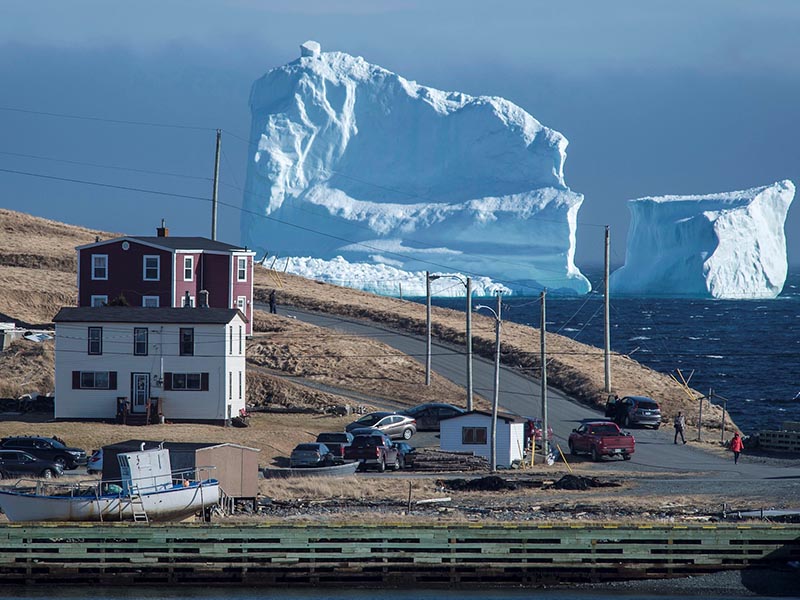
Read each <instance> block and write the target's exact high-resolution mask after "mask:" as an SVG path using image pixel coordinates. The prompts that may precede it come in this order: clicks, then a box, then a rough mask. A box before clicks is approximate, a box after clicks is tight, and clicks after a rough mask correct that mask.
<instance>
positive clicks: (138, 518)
mask: <svg viewBox="0 0 800 600" xmlns="http://www.w3.org/2000/svg"><path fill="white" fill-rule="evenodd" d="M131 510H132V511H133V522H134V523H147V524H148V525H149V524H150V518H149V517H148V516H147V511H146V510H145V509H144V502H143V501H142V495H141V494H139V493H138V492H137V493H132V494H131Z"/></svg>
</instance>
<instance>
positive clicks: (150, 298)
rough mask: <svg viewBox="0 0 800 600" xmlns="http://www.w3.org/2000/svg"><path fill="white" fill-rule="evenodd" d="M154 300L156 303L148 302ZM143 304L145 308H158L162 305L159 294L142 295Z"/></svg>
mask: <svg viewBox="0 0 800 600" xmlns="http://www.w3.org/2000/svg"><path fill="white" fill-rule="evenodd" d="M148 302H154V303H155V304H147V303H148ZM142 306H144V307H145V308H158V307H159V306H161V299H160V298H159V297H158V296H142Z"/></svg>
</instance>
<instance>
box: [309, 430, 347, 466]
mask: <svg viewBox="0 0 800 600" xmlns="http://www.w3.org/2000/svg"><path fill="white" fill-rule="evenodd" d="M317 441H318V442H319V443H321V444H325V445H326V446H327V447H328V449H329V450H330V451H331V454H333V460H334V462H335V463H337V464H341V463H343V462H344V449H345V448H347V447H348V446H349V445H350V444H351V443H352V442H353V434H352V433H348V432H346V431H334V432H327V433H320V434H319V435H318V436H317Z"/></svg>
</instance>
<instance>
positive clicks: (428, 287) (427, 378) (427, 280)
mask: <svg viewBox="0 0 800 600" xmlns="http://www.w3.org/2000/svg"><path fill="white" fill-rule="evenodd" d="M430 384H431V274H430V273H429V272H428V271H425V385H430Z"/></svg>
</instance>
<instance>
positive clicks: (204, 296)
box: [197, 290, 208, 308]
mask: <svg viewBox="0 0 800 600" xmlns="http://www.w3.org/2000/svg"><path fill="white" fill-rule="evenodd" d="M197 297H198V299H199V300H198V303H197V305H198V307H200V308H208V290H200V292H199V293H198V294H197Z"/></svg>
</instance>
